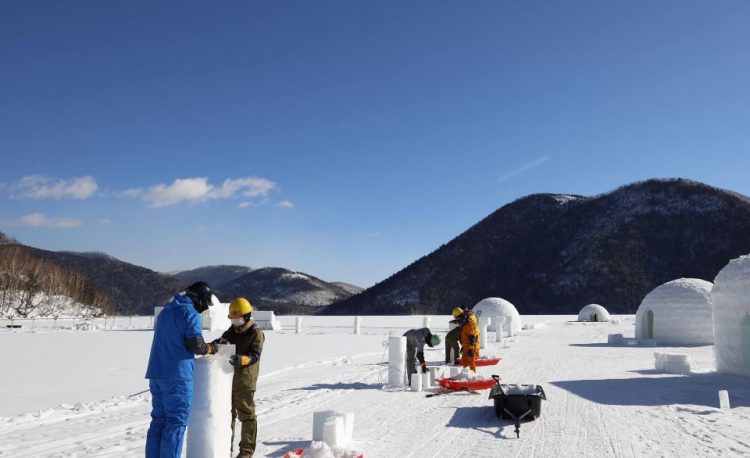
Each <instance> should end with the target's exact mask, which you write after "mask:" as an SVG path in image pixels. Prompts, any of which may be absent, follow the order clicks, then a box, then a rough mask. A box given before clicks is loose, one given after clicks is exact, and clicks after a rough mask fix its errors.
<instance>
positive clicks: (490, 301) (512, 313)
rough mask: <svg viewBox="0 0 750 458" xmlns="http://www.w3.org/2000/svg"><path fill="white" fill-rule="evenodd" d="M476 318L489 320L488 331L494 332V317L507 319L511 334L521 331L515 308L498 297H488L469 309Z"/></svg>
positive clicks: (518, 316) (519, 318)
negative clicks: (511, 330)
mask: <svg viewBox="0 0 750 458" xmlns="http://www.w3.org/2000/svg"><path fill="white" fill-rule="evenodd" d="M471 311H472V312H474V313H475V314H476V315H477V316H478V317H479V316H481V317H482V318H489V319H490V320H491V321H492V323H491V324H490V326H488V327H487V330H488V331H494V330H495V323H496V320H495V317H499V316H501V317H508V318H509V319H510V322H511V326H512V328H513V332H514V333H516V332H518V331H520V330H521V326H522V325H523V323H522V322H521V315H519V314H518V310H516V307H515V306H514V305H513V304H511V303H510V302H508V301H506V300H505V299H502V298H499V297H488V298H487V299H482V300H481V301H479V302H477V305H475V306H474V308H473V309H471Z"/></svg>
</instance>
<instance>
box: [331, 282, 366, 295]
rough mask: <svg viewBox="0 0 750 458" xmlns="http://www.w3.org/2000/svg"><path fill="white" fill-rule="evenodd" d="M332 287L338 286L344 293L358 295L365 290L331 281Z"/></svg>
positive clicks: (349, 284)
mask: <svg viewBox="0 0 750 458" xmlns="http://www.w3.org/2000/svg"><path fill="white" fill-rule="evenodd" d="M331 284H332V285H334V286H338V287H339V288H341V289H343V290H344V291H348V292H350V293H352V294H359V293H361V292H362V291H364V290H365V289H364V288H362V287H359V286H357V285H352V284H351V283H344V282H342V281H332V282H331Z"/></svg>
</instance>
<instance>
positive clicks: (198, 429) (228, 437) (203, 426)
mask: <svg viewBox="0 0 750 458" xmlns="http://www.w3.org/2000/svg"><path fill="white" fill-rule="evenodd" d="M232 354H234V345H219V346H218V352H217V353H216V354H215V355H206V356H203V357H201V358H197V359H196V361H195V369H194V372H193V374H194V388H193V407H192V411H191V413H190V420H189V423H188V434H187V457H188V458H191V457H196V458H202V457H206V456H229V450H230V448H231V446H232V429H231V416H230V414H229V413H230V412H231V411H232V375H233V374H234V369H233V368H232V365H231V364H229V358H230V357H231V356H232Z"/></svg>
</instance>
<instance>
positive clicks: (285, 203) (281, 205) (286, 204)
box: [276, 200, 294, 208]
mask: <svg viewBox="0 0 750 458" xmlns="http://www.w3.org/2000/svg"><path fill="white" fill-rule="evenodd" d="M276 206H277V207H279V208H294V204H293V203H291V202H290V201H288V200H282V201H281V202H279V203H277V204H276Z"/></svg>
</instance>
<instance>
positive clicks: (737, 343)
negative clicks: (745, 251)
mask: <svg viewBox="0 0 750 458" xmlns="http://www.w3.org/2000/svg"><path fill="white" fill-rule="evenodd" d="M711 300H712V301H713V304H714V333H715V335H716V344H715V346H714V353H715V354H716V369H717V370H718V371H719V372H728V373H731V374H739V375H747V376H750V255H747V256H741V257H739V258H737V259H733V260H732V261H730V262H729V264H727V265H726V267H724V268H723V269H721V272H719V274H718V275H717V276H716V279H714V289H713V290H712V291H711Z"/></svg>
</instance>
